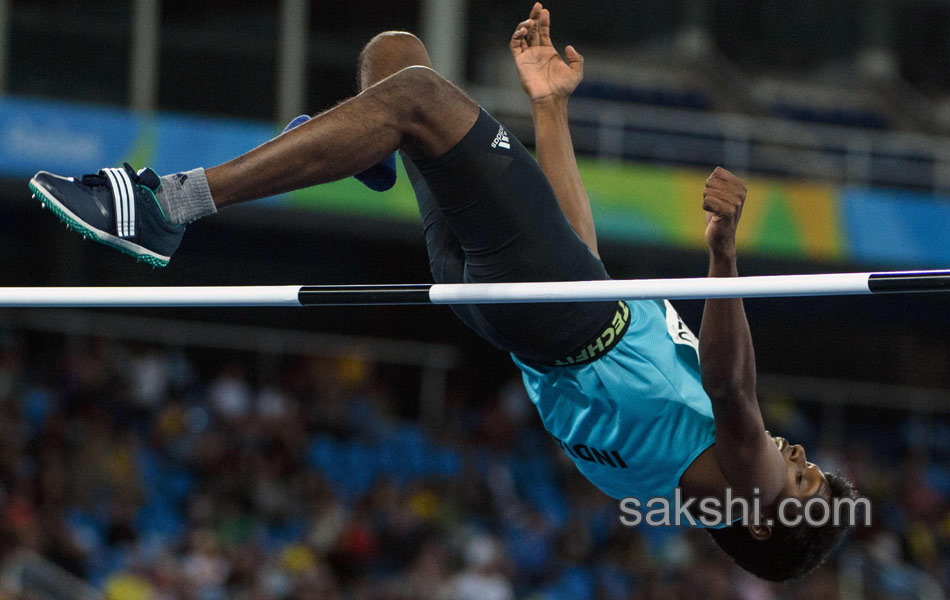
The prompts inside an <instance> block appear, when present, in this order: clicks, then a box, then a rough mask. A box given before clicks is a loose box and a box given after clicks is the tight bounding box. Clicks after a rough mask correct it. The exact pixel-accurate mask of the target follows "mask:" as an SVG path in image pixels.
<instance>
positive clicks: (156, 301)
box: [0, 270, 950, 308]
mask: <svg viewBox="0 0 950 600" xmlns="http://www.w3.org/2000/svg"><path fill="white" fill-rule="evenodd" d="M921 292H950V270H945V271H898V272H883V273H828V274H817V275H767V276H757V277H723V278H691V279H628V280H606V281H564V282H529V283H460V284H406V285H278V286H191V287H172V286H167V287H6V288H0V307H37V308H38V307H66V308H73V307H197V306H208V307H211V306H217V307H225V306H361V305H363V306H365V305H419V304H520V303H539V302H598V301H616V300H660V299H669V300H700V299H705V298H783V297H794V296H847V295H864V294H895V293H921Z"/></svg>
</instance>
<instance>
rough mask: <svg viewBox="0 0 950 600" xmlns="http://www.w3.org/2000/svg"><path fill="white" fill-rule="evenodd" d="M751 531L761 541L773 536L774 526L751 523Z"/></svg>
mask: <svg viewBox="0 0 950 600" xmlns="http://www.w3.org/2000/svg"><path fill="white" fill-rule="evenodd" d="M749 533H750V534H751V535H752V537H754V538H755V539H757V540H759V541H760V542H764V541H765V540H767V539H769V538H770V537H772V528H771V527H769V526H768V525H754V524H753V525H749Z"/></svg>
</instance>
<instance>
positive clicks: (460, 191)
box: [407, 111, 616, 361]
mask: <svg viewBox="0 0 950 600" xmlns="http://www.w3.org/2000/svg"><path fill="white" fill-rule="evenodd" d="M407 163H408V164H407V168H411V169H412V172H411V176H412V175H415V176H417V179H418V180H417V181H416V182H414V187H415V188H416V192H417V197H418V196H420V191H422V192H423V193H424V194H425V195H428V197H427V198H425V199H423V198H420V211H422V212H423V220H424V223H425V224H426V227H427V236H426V237H427V243H430V244H431V242H430V241H429V240H431V239H433V236H432V235H430V232H429V227H430V221H431V223H439V222H444V224H447V226H448V227H449V229H450V230H451V232H452V234H454V237H455V239H456V240H457V242H458V244H459V246H460V247H461V250H462V252H463V254H464V273H463V279H464V281H466V282H471V283H492V282H516V281H558V280H570V281H580V280H595V279H607V278H608V275H607V272H606V270H605V269H604V267H603V264H602V263H601V262H600V260H599V259H598V258H597V257H596V256H594V254H593V253H591V251H590V250H589V248H588V247H587V245H586V244H585V243H584V242H583V241H582V240H581V239H580V238H579V237H578V236H577V234H576V233H575V232H574V230H573V229H572V228H571V226H570V224H569V223H568V221H567V218H566V217H565V216H564V214H563V213H562V212H561V209H560V206H559V205H558V203H557V198H556V197H555V195H554V191H553V190H552V189H551V186H550V184H549V183H548V180H547V178H546V177H545V176H544V173H543V172H542V171H541V169H540V167H539V166H538V164H537V162H536V161H535V160H534V158H533V157H532V156H531V154H530V153H528V151H527V150H526V149H525V148H524V146H523V145H522V144H521V143H520V142H519V141H518V140H517V139H516V138H515V137H514V136H513V135H511V134H510V133H509V132H508V131H507V129H506V128H504V127H503V126H501V125H500V124H499V123H498V122H497V121H495V120H494V119H493V118H492V117H491V116H490V115H488V113H487V112H484V111H483V112H482V114H481V115H480V117H479V119H478V121H477V122H476V123H475V125H474V126H473V127H472V129H471V131H469V133H468V134H467V135H466V136H465V137H464V138H463V139H462V140H461V142H459V143H458V144H457V145H456V146H455V147H454V148H453V149H452V150H450V151H449V152H448V153H447V154H445V155H444V156H442V157H439V158H437V159H434V160H425V161H416V162H415V164H414V165H412V164H411V161H407ZM410 165H411V166H410ZM416 169H417V170H416ZM421 184H424V186H423V185H421ZM433 203H434V206H433V205H432V204H433ZM433 212H435V213H438V217H439V218H438V219H434V218H432V219H430V218H429V217H427V215H429V214H432V213H433ZM431 255H432V249H431V248H430V256H431ZM433 275H436V274H435V273H433ZM436 278H437V279H436V280H437V281H438V280H439V278H438V276H436ZM615 310H616V307H615V306H613V305H609V304H605V303H583V304H581V303H565V304H534V305H523V304H522V305H515V304H510V305H482V306H479V307H477V309H476V311H475V314H474V315H472V316H471V317H470V319H473V320H476V321H478V323H475V324H473V323H472V322H470V319H469V318H465V317H463V319H464V320H465V321H466V323H468V324H469V325H470V326H472V327H473V328H474V329H476V331H478V332H479V333H481V334H482V336H483V337H485V338H487V339H489V341H491V342H492V343H494V344H495V345H496V346H499V347H501V348H503V349H505V350H508V351H510V352H514V353H515V354H518V355H519V356H523V357H526V358H529V359H534V360H539V361H554V360H558V359H560V358H562V357H563V356H567V355H569V354H570V353H571V351H573V350H574V349H576V348H577V347H578V346H579V345H581V344H583V343H585V342H586V341H588V340H589V338H590V337H591V336H592V335H594V333H595V332H596V331H597V330H598V328H600V329H602V328H603V326H604V325H605V324H606V323H607V322H608V321H609V320H610V319H611V318H612V317H613V315H614V312H615ZM456 312H459V311H456ZM460 316H462V315H461V314H460Z"/></svg>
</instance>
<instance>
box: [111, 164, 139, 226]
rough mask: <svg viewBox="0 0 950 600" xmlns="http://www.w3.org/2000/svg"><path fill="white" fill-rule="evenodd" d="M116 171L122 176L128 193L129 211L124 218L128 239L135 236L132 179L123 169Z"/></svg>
mask: <svg viewBox="0 0 950 600" xmlns="http://www.w3.org/2000/svg"><path fill="white" fill-rule="evenodd" d="M116 170H117V171H118V172H119V173H121V174H122V181H123V182H125V188H126V190H127V191H128V193H129V195H128V198H129V210H128V213H126V217H127V218H128V224H127V226H126V232H127V233H128V237H133V236H135V188H134V187H132V179H131V178H130V177H129V174H128V173H127V172H126V171H125V169H116Z"/></svg>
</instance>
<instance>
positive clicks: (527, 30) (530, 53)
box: [511, 2, 584, 102]
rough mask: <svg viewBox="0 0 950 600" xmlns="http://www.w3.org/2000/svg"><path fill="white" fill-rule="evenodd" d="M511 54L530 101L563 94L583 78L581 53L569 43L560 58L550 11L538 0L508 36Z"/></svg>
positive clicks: (565, 95)
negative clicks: (509, 36) (554, 40)
mask: <svg viewBox="0 0 950 600" xmlns="http://www.w3.org/2000/svg"><path fill="white" fill-rule="evenodd" d="M511 54H512V56H514V59H515V65H516V66H517V67H518V76H519V77H520V78H521V85H522V87H524V91H525V92H526V93H527V94H528V97H529V98H530V99H531V101H532V102H538V101H543V100H547V99H563V98H567V97H568V96H570V95H571V94H572V93H573V92H574V90H575V89H576V88H577V86H578V84H579V83H580V82H581V80H582V79H584V57H583V56H581V55H580V54H579V53H578V52H577V50H575V49H574V47H573V46H568V47H567V48H565V49H564V59H562V58H561V56H560V55H559V54H558V52H557V50H555V49H554V44H552V43H551V12H550V11H549V10H547V9H546V8H544V7H543V6H542V5H541V3H540V2H536V3H535V5H534V7H533V8H532V9H531V15H530V16H529V17H528V19H527V20H525V21H522V22H521V23H519V24H518V28H517V29H515V33H514V35H512V36H511ZM565 61H566V62H565Z"/></svg>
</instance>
